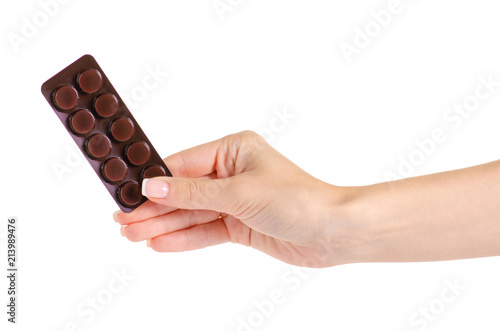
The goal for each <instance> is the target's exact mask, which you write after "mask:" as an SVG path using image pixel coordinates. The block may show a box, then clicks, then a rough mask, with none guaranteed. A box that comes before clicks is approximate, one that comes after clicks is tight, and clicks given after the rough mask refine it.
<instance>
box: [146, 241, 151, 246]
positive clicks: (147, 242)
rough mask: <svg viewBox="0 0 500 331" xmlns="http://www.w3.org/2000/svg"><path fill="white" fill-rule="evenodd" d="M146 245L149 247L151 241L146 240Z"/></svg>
mask: <svg viewBox="0 0 500 331" xmlns="http://www.w3.org/2000/svg"><path fill="white" fill-rule="evenodd" d="M146 245H148V247H151V239H148V241H146Z"/></svg>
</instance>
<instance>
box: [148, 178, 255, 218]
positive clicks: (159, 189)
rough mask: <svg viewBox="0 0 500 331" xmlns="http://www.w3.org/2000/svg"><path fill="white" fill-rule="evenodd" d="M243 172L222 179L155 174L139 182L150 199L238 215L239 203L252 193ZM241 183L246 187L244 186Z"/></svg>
mask: <svg viewBox="0 0 500 331" xmlns="http://www.w3.org/2000/svg"><path fill="white" fill-rule="evenodd" d="M245 178H246V176H245V175H237V176H233V177H228V178H222V179H195V178H181V177H155V178H149V179H145V180H144V181H143V182H142V194H143V195H145V196H147V197H148V198H149V199H150V200H151V201H153V202H155V203H158V204H161V205H166V206H171V207H175V208H179V209H210V210H217V211H220V212H224V213H227V214H231V215H237V214H238V209H241V208H244V204H243V203H240V201H243V200H245V199H247V198H248V197H247V196H248V195H249V194H250V195H253V194H251V193H249V192H251V190H252V189H251V187H250V186H253V184H252V182H251V181H248V180H245ZM244 185H245V186H246V187H244Z"/></svg>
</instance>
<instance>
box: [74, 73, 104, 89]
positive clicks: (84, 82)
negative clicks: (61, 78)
mask: <svg viewBox="0 0 500 331" xmlns="http://www.w3.org/2000/svg"><path fill="white" fill-rule="evenodd" d="M77 81H78V85H79V86H80V88H81V89H82V90H83V91H84V92H87V93H94V92H96V91H97V90H99V89H100V88H101V86H102V77H101V73H100V72H99V71H97V70H95V69H88V70H85V71H82V72H81V73H80V75H78V79H77Z"/></svg>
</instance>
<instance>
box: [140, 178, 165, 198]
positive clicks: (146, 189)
mask: <svg viewBox="0 0 500 331" xmlns="http://www.w3.org/2000/svg"><path fill="white" fill-rule="evenodd" d="M167 193H168V184H167V183H166V182H164V181H162V180H158V179H151V178H149V179H144V180H143V181H142V195H144V196H147V197H150V198H165V197H166V196H167Z"/></svg>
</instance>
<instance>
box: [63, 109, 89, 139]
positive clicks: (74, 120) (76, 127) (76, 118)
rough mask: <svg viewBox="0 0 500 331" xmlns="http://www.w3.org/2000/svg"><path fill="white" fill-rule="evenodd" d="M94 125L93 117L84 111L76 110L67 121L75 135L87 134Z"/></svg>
mask: <svg viewBox="0 0 500 331" xmlns="http://www.w3.org/2000/svg"><path fill="white" fill-rule="evenodd" d="M94 124H95V120H94V116H93V115H92V114H91V113H90V112H89V111H88V110H86V109H80V110H77V111H76V112H74V113H73V115H71V117H70V119H69V125H70V127H71V129H72V130H73V131H74V132H75V133H76V134H86V133H89V132H90V131H92V129H93V128H94Z"/></svg>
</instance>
